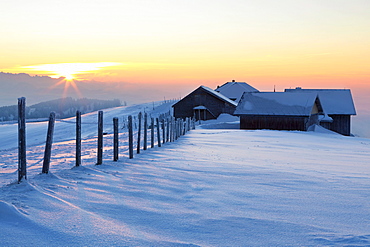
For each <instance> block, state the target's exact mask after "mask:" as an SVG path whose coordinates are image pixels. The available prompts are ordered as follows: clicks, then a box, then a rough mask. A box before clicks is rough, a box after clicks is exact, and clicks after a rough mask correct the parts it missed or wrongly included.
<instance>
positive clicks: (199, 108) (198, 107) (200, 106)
mask: <svg viewBox="0 0 370 247" xmlns="http://www.w3.org/2000/svg"><path fill="white" fill-rule="evenodd" d="M193 110H207V107H205V106H204V105H199V106H196V107H194V108H193Z"/></svg>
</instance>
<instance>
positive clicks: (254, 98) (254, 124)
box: [234, 92, 331, 131]
mask: <svg viewBox="0 0 370 247" xmlns="http://www.w3.org/2000/svg"><path fill="white" fill-rule="evenodd" d="M234 115H236V116H240V128H241V129H273V130H301V131H306V130H307V129H308V127H309V126H311V125H313V124H319V123H320V121H322V122H325V121H331V119H330V118H328V117H327V116H326V114H325V112H324V109H323V107H322V104H321V99H320V97H319V95H318V94H317V93H314V92H306V93H300V94H294V93H284V92H260V93H244V94H243V96H242V98H241V100H240V102H239V104H238V106H237V108H236V110H235V113H234Z"/></svg>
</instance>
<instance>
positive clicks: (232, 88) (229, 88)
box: [215, 81, 259, 102]
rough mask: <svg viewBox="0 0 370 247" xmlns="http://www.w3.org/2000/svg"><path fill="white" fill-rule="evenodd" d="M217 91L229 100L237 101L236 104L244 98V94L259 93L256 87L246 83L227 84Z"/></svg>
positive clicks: (233, 82)
mask: <svg viewBox="0 0 370 247" xmlns="http://www.w3.org/2000/svg"><path fill="white" fill-rule="evenodd" d="M215 91H217V92H219V93H221V94H223V95H225V96H226V97H228V98H231V99H236V100H235V101H236V102H239V100H240V98H241V97H242V95H243V93H245V92H250V93H252V92H253V93H255V92H259V91H258V90H257V89H255V88H254V87H252V86H250V85H249V84H247V83H245V82H235V81H232V82H226V83H225V84H223V85H222V86H220V87H218V88H216V89H215Z"/></svg>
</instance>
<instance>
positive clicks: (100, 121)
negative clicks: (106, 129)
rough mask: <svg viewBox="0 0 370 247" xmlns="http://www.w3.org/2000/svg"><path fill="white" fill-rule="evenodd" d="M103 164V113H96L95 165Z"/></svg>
mask: <svg viewBox="0 0 370 247" xmlns="http://www.w3.org/2000/svg"><path fill="white" fill-rule="evenodd" d="M102 163H103V111H99V112H98V160H97V162H96V164H97V165H101V164H102Z"/></svg>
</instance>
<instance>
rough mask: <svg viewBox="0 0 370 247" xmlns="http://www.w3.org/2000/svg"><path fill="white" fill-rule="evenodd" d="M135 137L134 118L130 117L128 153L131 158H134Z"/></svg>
mask: <svg viewBox="0 0 370 247" xmlns="http://www.w3.org/2000/svg"><path fill="white" fill-rule="evenodd" d="M133 142H134V137H133V131H132V116H131V115H130V116H128V153H129V158H130V159H132V158H134V145H133Z"/></svg>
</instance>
